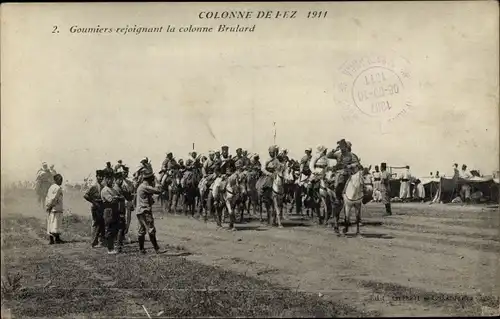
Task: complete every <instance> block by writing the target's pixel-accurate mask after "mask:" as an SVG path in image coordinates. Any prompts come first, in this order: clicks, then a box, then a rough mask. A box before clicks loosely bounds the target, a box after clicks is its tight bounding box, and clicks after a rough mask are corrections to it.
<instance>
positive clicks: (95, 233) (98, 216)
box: [83, 170, 105, 248]
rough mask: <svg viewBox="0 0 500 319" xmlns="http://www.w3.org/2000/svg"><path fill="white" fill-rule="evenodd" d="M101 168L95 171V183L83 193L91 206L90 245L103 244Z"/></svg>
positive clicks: (97, 245)
mask: <svg viewBox="0 0 500 319" xmlns="http://www.w3.org/2000/svg"><path fill="white" fill-rule="evenodd" d="M103 173H104V172H103V171H102V170H97V171H96V172H95V178H96V183H95V184H94V185H92V186H91V187H90V188H89V190H88V191H87V192H86V193H85V195H83V198H84V199H85V200H86V201H87V202H89V203H90V204H91V205H92V206H91V207H90V212H91V214H92V247H93V248H95V247H103V246H104V230H105V228H104V215H103V208H102V199H101V190H102V187H103V185H102V180H103V175H104V174H103Z"/></svg>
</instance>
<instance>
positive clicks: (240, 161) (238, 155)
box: [233, 148, 247, 168]
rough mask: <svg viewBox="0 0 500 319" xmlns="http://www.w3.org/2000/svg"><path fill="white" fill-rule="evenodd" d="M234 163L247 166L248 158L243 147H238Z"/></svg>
mask: <svg viewBox="0 0 500 319" xmlns="http://www.w3.org/2000/svg"><path fill="white" fill-rule="evenodd" d="M233 161H234V165H235V166H236V165H239V166H240V167H242V168H244V167H245V166H246V162H247V160H246V158H245V157H244V156H243V150H242V149H241V148H237V149H236V156H235V157H233Z"/></svg>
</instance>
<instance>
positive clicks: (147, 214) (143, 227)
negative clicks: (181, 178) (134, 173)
mask: <svg viewBox="0 0 500 319" xmlns="http://www.w3.org/2000/svg"><path fill="white" fill-rule="evenodd" d="M154 180H155V176H154V173H153V171H152V170H146V171H145V172H144V173H143V181H142V183H141V184H140V185H139V187H138V188H137V205H136V214H137V222H138V224H139V230H138V240H139V251H140V252H141V253H142V254H145V253H146V250H145V249H144V242H145V237H146V232H148V234H149V241H150V242H151V244H152V245H153V248H154V249H155V251H156V253H159V251H160V247H159V246H158V242H157V241H156V228H155V224H154V218H153V212H152V206H153V203H154V200H153V195H155V194H160V193H161V189H160V188H157V187H154V186H153V184H154Z"/></svg>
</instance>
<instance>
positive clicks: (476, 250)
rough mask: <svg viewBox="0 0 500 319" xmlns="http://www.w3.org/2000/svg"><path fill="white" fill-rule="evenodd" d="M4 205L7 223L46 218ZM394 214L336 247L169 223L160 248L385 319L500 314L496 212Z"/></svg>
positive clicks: (182, 221) (318, 236) (310, 236)
mask: <svg viewBox="0 0 500 319" xmlns="http://www.w3.org/2000/svg"><path fill="white" fill-rule="evenodd" d="M80 196H81V195H80V194H67V196H66V199H65V200H66V207H67V208H68V209H70V210H71V212H72V213H74V214H79V215H82V216H88V214H89V213H88V206H87V204H86V203H84V202H83V200H82V199H81V198H80ZM4 204H5V205H6V208H8V209H6V211H9V213H10V214H19V213H22V214H23V215H27V216H38V217H41V218H42V217H43V216H44V215H41V213H40V212H38V211H36V209H34V210H33V211H26V210H25V211H16V207H20V206H19V205H14V204H12V203H4ZM393 206H394V207H393V212H394V215H393V216H391V217H383V216H382V206H381V205H380V204H369V205H368V206H366V207H365V208H364V211H363V224H364V225H363V226H362V229H361V231H362V233H363V235H364V237H363V238H355V237H349V236H348V237H337V236H335V235H334V234H333V232H332V231H331V230H329V229H325V228H323V227H318V226H312V225H310V223H309V222H307V221H299V220H293V221H287V222H286V223H285V228H284V229H277V228H269V227H266V226H265V225H261V224H260V223H258V222H252V223H247V224H241V225H237V226H238V231H237V232H229V231H226V230H217V229H216V227H215V225H214V224H213V223H204V222H201V221H198V220H194V219H188V218H186V217H184V216H172V215H168V216H166V217H165V218H164V219H156V225H157V228H158V239H159V241H160V245H161V244H162V243H163V244H169V245H172V246H177V247H180V248H183V249H186V250H187V251H189V252H191V253H192V255H191V256H188V257H186V258H187V259H190V260H193V261H196V262H199V263H202V264H205V265H209V266H220V267H224V268H225V269H229V270H232V271H234V272H238V273H241V274H246V275H247V276H252V277H255V278H259V279H263V280H266V281H269V282H272V283H276V284H279V285H282V286H287V287H293V288H294V289H296V290H299V291H306V292H313V293H315V294H318V295H319V296H321V298H324V299H328V300H333V301H337V302H342V303H345V304H348V305H351V306H353V307H356V308H357V309H363V310H364V311H376V312H378V313H380V314H381V315H384V316H414V315H424V316H426V315H450V314H457V315H460V314H462V315H463V314H470V315H474V314H475V315H481V314H482V313H483V312H484V311H485V309H490V308H495V309H498V307H499V306H498V296H499V295H500V294H499V291H498V288H497V287H496V286H498V282H500V270H499V267H498V265H499V261H500V259H499V252H500V241H499V225H500V221H499V216H500V215H499V213H498V208H491V209H490V208H486V207H450V206H444V205H427V204H394V205H393ZM17 209H18V210H19V209H21V208H17ZM2 211H4V209H2ZM132 227H134V228H133V229H135V223H133V226H132ZM351 231H352V230H351ZM147 244H149V243H147Z"/></svg>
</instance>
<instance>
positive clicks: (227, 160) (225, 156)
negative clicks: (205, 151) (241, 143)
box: [220, 145, 234, 174]
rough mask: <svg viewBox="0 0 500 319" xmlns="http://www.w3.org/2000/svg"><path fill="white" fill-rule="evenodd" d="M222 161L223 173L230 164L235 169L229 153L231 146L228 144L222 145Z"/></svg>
mask: <svg viewBox="0 0 500 319" xmlns="http://www.w3.org/2000/svg"><path fill="white" fill-rule="evenodd" d="M220 161H221V162H220V169H221V174H226V170H227V168H228V167H229V166H231V167H233V171H234V161H233V159H232V157H231V155H229V147H228V146H226V145H224V146H222V147H221V156H220Z"/></svg>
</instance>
